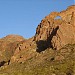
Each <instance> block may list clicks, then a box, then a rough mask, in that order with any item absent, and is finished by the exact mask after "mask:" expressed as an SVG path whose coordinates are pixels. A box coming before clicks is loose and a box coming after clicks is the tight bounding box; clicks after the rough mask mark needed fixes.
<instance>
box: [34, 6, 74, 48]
mask: <svg viewBox="0 0 75 75" xmlns="http://www.w3.org/2000/svg"><path fill="white" fill-rule="evenodd" d="M34 40H35V41H36V42H37V44H40V45H41V44H44V46H46V47H45V48H44V49H46V48H48V47H51V48H54V49H60V48H62V47H63V46H64V45H66V44H74V43H75V5H73V6H70V7H68V8H67V9H66V10H64V11H61V12H52V13H51V14H49V15H48V16H46V17H45V18H44V19H43V20H42V21H41V23H40V24H39V25H38V27H37V29H36V34H35V37H34Z"/></svg>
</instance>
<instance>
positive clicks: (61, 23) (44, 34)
mask: <svg viewBox="0 0 75 75" xmlns="http://www.w3.org/2000/svg"><path fill="white" fill-rule="evenodd" d="M0 75H75V5H72V6H69V7H68V8H67V9H66V10H63V11H61V12H52V13H50V14H49V15H48V16H46V17H45V18H44V19H43V20H42V21H41V23H40V24H39V25H38V27H37V28H36V33H35V35H34V36H33V37H32V38H29V39H25V38H23V37H22V36H19V35H8V36H6V37H4V38H1V39H0Z"/></svg>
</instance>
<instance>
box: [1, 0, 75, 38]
mask: <svg viewBox="0 0 75 75" xmlns="http://www.w3.org/2000/svg"><path fill="white" fill-rule="evenodd" d="M73 4H74V0H0V38H2V37H4V36H6V35H8V34H18V35H21V36H23V37H25V38H30V37H32V36H33V35H35V31H36V27H37V26H38V24H39V23H40V22H41V20H42V19H43V18H44V17H45V16H47V15H48V14H49V13H50V12H52V11H61V10H64V9H66V8H67V7H68V6H70V5H73Z"/></svg>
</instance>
